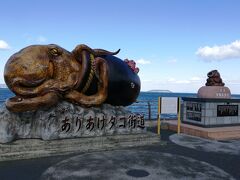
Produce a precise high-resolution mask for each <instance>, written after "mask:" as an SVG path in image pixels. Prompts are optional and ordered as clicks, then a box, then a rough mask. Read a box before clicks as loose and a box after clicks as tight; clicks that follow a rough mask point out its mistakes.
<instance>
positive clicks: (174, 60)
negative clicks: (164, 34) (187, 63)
mask: <svg viewBox="0 0 240 180" xmlns="http://www.w3.org/2000/svg"><path fill="white" fill-rule="evenodd" d="M167 62H168V63H171V64H175V63H176V62H178V60H177V59H176V58H173V59H169V60H168V61H167Z"/></svg>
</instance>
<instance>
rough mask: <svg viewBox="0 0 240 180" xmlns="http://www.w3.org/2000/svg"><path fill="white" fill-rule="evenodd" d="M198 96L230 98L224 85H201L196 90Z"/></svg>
mask: <svg viewBox="0 0 240 180" xmlns="http://www.w3.org/2000/svg"><path fill="white" fill-rule="evenodd" d="M197 96H198V98H215V99H230V98H231V92H230V89H229V88H228V87H224V86H203V87H201V88H200V89H199V90H198V93H197Z"/></svg>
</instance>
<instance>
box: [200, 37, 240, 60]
mask: <svg viewBox="0 0 240 180" xmlns="http://www.w3.org/2000/svg"><path fill="white" fill-rule="evenodd" d="M196 55H197V56H199V57H200V58H202V59H204V60H207V61H220V60H227V59H234V58H240V40H236V41H234V42H232V43H230V44H225V45H221V46H213V47H209V46H205V47H201V48H199V49H198V50H197V52H196Z"/></svg>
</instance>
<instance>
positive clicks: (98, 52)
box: [94, 49, 121, 56]
mask: <svg viewBox="0 0 240 180" xmlns="http://www.w3.org/2000/svg"><path fill="white" fill-rule="evenodd" d="M120 50H121V49H118V50H117V51H115V52H110V51H107V50H104V49H94V52H95V54H96V56H104V55H116V54H118V53H119V52H120Z"/></svg>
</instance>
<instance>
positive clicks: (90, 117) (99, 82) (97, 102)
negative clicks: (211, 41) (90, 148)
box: [0, 44, 146, 143]
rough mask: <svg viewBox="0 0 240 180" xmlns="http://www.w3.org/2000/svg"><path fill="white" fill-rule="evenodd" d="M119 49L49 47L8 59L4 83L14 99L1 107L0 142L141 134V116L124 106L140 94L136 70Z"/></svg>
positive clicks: (33, 48) (30, 49) (29, 49)
mask: <svg viewBox="0 0 240 180" xmlns="http://www.w3.org/2000/svg"><path fill="white" fill-rule="evenodd" d="M119 51H120V50H118V51H116V52H109V51H106V50H103V49H91V48H90V47H88V46H86V45H78V46H77V47H76V48H75V49H74V50H73V51H72V52H69V51H67V50H65V49H63V48H62V47H60V46H58V45H54V44H50V45H32V46H28V47H26V48H24V49H22V50H20V51H19V52H17V53H15V54H14V55H12V56H11V57H10V58H9V60H8V61H7V63H6V65H5V70H4V79H5V82H6V85H7V86H8V88H9V89H10V90H11V91H12V92H14V93H15V94H16V96H15V97H12V98H9V99H7V101H6V102H5V105H3V106H2V107H1V108H0V143H7V142H11V141H13V140H14V139H21V138H40V139H43V140H53V139H64V138H76V137H95V136H103V135H116V134H132V133H145V132H146V128H145V124H144V117H143V116H142V115H140V114H134V113H132V112H130V111H128V110H126V109H125V108H124V106H127V105H130V104H132V103H133V102H135V101H136V99H137V97H138V95H139V92H140V85H141V84H140V79H139V77H138V75H137V73H138V71H139V69H138V68H137V67H136V64H135V62H134V61H133V60H128V59H126V60H125V61H123V60H121V59H119V58H117V57H116V56H114V55H116V54H117V53H118V52H119Z"/></svg>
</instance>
